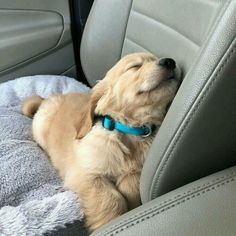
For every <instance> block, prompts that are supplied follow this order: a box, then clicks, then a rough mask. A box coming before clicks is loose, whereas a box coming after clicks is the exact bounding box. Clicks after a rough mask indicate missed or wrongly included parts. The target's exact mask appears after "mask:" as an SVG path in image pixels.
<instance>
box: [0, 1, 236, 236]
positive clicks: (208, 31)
mask: <svg viewBox="0 0 236 236" xmlns="http://www.w3.org/2000/svg"><path fill="white" fill-rule="evenodd" d="M0 32H1V33H0V82H1V83H3V82H6V81H10V80H13V79H15V78H19V77H22V76H29V75H49V74H50V75H65V76H69V77H72V78H76V80H78V81H80V82H82V83H84V84H86V85H89V86H90V87H93V86H94V85H95V83H96V81H98V80H101V79H103V78H104V76H105V74H106V72H107V71H108V70H109V69H110V68H111V67H112V66H113V65H114V64H115V63H116V62H117V61H118V60H119V59H120V58H122V57H123V56H125V55H127V54H130V53H134V52H151V53H153V54H154V55H157V56H158V57H171V58H174V59H175V60H176V62H177V63H178V64H179V66H180V67H181V69H182V77H183V82H182V84H181V86H180V88H179V90H178V92H177V94H176V96H175V99H174V101H173V102H172V104H171V106H170V109H169V110H168V113H167V115H166V117H165V119H164V122H163V123H162V125H161V127H160V129H159V131H158V134H157V135H156V137H155V140H154V142H153V144H152V148H151V150H150V152H149V155H148V158H147V160H146V161H145V164H144V167H143V170H142V175H141V180H140V194H141V200H142V205H141V206H140V207H138V208H136V209H134V210H131V211H129V212H128V213H126V214H124V215H122V216H120V217H118V218H116V219H115V220H113V221H111V222H110V223H108V224H106V225H104V226H103V227H101V228H100V229H98V230H96V231H94V232H93V233H92V235H94V236H95V235H97V236H101V235H104V236H105V235H110V236H111V235H113V236H114V235H117V236H122V235H125V236H129V235H135V236H138V235H140V236H141V235H150V236H151V235H159V236H164V235H171V236H174V235H182V236H184V235H186V236H187V235H208V236H213V235H221V236H222V235H235V234H236V224H235V220H236V167H235V165H236V79H235V78H236V1H235V0H178V1H174V0H146V1H143V0H112V1H111V0H94V1H92V0H70V1H67V0H57V1H51V0H35V1H29V0H11V1H9V0H0ZM25 89H27V88H25ZM0 135H1V134H0ZM79 224H80V223H79V222H76V221H75V222H73V223H71V224H68V225H67V226H66V227H62V228H58V229H57V230H56V231H53V232H49V233H47V234H45V235H87V234H88V233H87V232H86V230H84V231H83V232H82V231H81V230H78V225H79ZM0 229H1V226H0ZM0 232H1V230H0ZM0 234H1V233H0Z"/></svg>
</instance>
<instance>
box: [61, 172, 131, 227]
mask: <svg viewBox="0 0 236 236" xmlns="http://www.w3.org/2000/svg"><path fill="white" fill-rule="evenodd" d="M65 186H66V187H68V188H70V189H71V190H72V191H74V192H76V193H77V194H78V196H79V199H80V202H81V205H82V207H83V209H84V213H85V217H86V224H87V226H88V228H89V229H90V230H91V231H93V230H95V229H97V228H99V227H100V226H102V225H104V224H106V223H108V222H109V221H110V220H112V219H114V218H116V217H117V216H120V215H122V214H123V213H125V212H126V211H127V203H126V200H125V198H124V197H123V196H122V194H120V192H118V191H117V189H116V188H115V186H114V184H113V183H111V182H110V181H109V180H108V179H107V178H105V177H103V176H98V175H84V176H81V175H80V176H78V175H77V177H76V179H74V180H73V179H72V178H71V177H68V178H66V179H65Z"/></svg>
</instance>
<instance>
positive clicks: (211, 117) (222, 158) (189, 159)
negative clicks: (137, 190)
mask: <svg viewBox="0 0 236 236" xmlns="http://www.w3.org/2000/svg"><path fill="white" fill-rule="evenodd" d="M193 14H198V11H196V12H195V11H193ZM193 26H194V25H193ZM235 28H236V2H235V1H224V6H223V7H222V6H221V7H220V8H219V13H218V16H217V19H216V20H215V22H214V24H213V26H212V27H211V29H210V31H209V33H208V36H207V37H206V39H205V41H204V43H203V45H202V47H201V50H200V52H199V53H198V55H197V58H196V60H195V61H194V64H193V66H192V67H191V68H190V70H189V71H188V73H187V75H186V76H185V78H184V81H183V82H182V85H181V87H180V89H179V91H178V93H177V96H176V97H175V100H174V102H173V103H172V105H171V107H170V110H169V111H168V114H167V116H166V118H165V120H164V122H163V123H162V126H161V128H160V130H159V132H158V134H157V137H156V139H155V140H154V143H153V145H152V148H151V151H150V155H149V157H148V159H147V161H146V162H145V164H144V169H143V172H142V176H141V195H142V200H143V202H147V201H149V200H151V199H154V198H156V197H157V196H160V195H162V194H164V193H166V192H168V191H171V190H173V189H175V188H178V187H180V186H182V185H185V184H187V183H189V182H192V181H194V180H197V179H199V178H201V177H204V176H207V175H209V174H211V173H214V172H217V171H219V170H222V169H224V168H227V167H230V166H233V165H235V164H236V159H235V153H236V146H235V140H236V123H235V117H236V109H235V107H236V99H235V95H236V92H235V87H236V80H235V77H236V68H235V63H236V53H235V47H236V38H235V36H236V35H235V33H236V31H235Z"/></svg>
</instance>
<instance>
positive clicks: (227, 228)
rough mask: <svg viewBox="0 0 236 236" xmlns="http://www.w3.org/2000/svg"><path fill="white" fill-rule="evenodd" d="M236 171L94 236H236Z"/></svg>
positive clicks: (204, 181)
mask: <svg viewBox="0 0 236 236" xmlns="http://www.w3.org/2000/svg"><path fill="white" fill-rule="evenodd" d="M235 176H236V167H233V168H229V169H227V170H224V171H221V172H218V173H216V174H213V175H210V176H208V177H205V178H203V179H200V180H198V181H195V182H193V183H190V184H188V185H185V186H183V187H181V188H179V189H177V190H174V191H172V192H169V193H167V194H165V195H163V196H161V197H158V198H156V199H155V200H153V201H150V202H148V203H146V204H144V205H142V206H140V207H138V208H136V209H134V210H132V211H130V212H128V213H126V214H125V215H123V216H121V217H119V218H117V219H116V220H114V221H112V222H111V223H109V224H107V225H105V226H104V227H102V228H101V229H99V230H97V231H95V232H94V233H93V234H92V235H94V236H95V235H96V236H102V235H103V236H104V235H110V236H111V235H112V236H116V235H117V236H122V235H124V236H129V235H135V236H139V235H140V236H141V235H142V236H143V235H145V236H149V235H150V236H151V235H152V236H153V235H158V236H162V235H171V236H175V235H176V236H177V235H178V236H179V235H181V236H185V235H186V236H189V235H208V236H211V235H214V236H216V235H221V236H222V235H224V236H227V235H235V232H236V223H235V222H236V181H235V179H236V178H235Z"/></svg>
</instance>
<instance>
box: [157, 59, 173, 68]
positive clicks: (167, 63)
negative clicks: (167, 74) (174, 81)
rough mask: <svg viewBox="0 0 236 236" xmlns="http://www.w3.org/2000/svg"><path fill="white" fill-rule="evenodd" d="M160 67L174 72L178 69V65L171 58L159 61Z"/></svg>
mask: <svg viewBox="0 0 236 236" xmlns="http://www.w3.org/2000/svg"><path fill="white" fill-rule="evenodd" d="M159 65H160V66H162V67H164V68H166V69H168V70H174V69H175V67H176V63H175V61H174V60H173V59H171V58H162V59H160V61H159Z"/></svg>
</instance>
